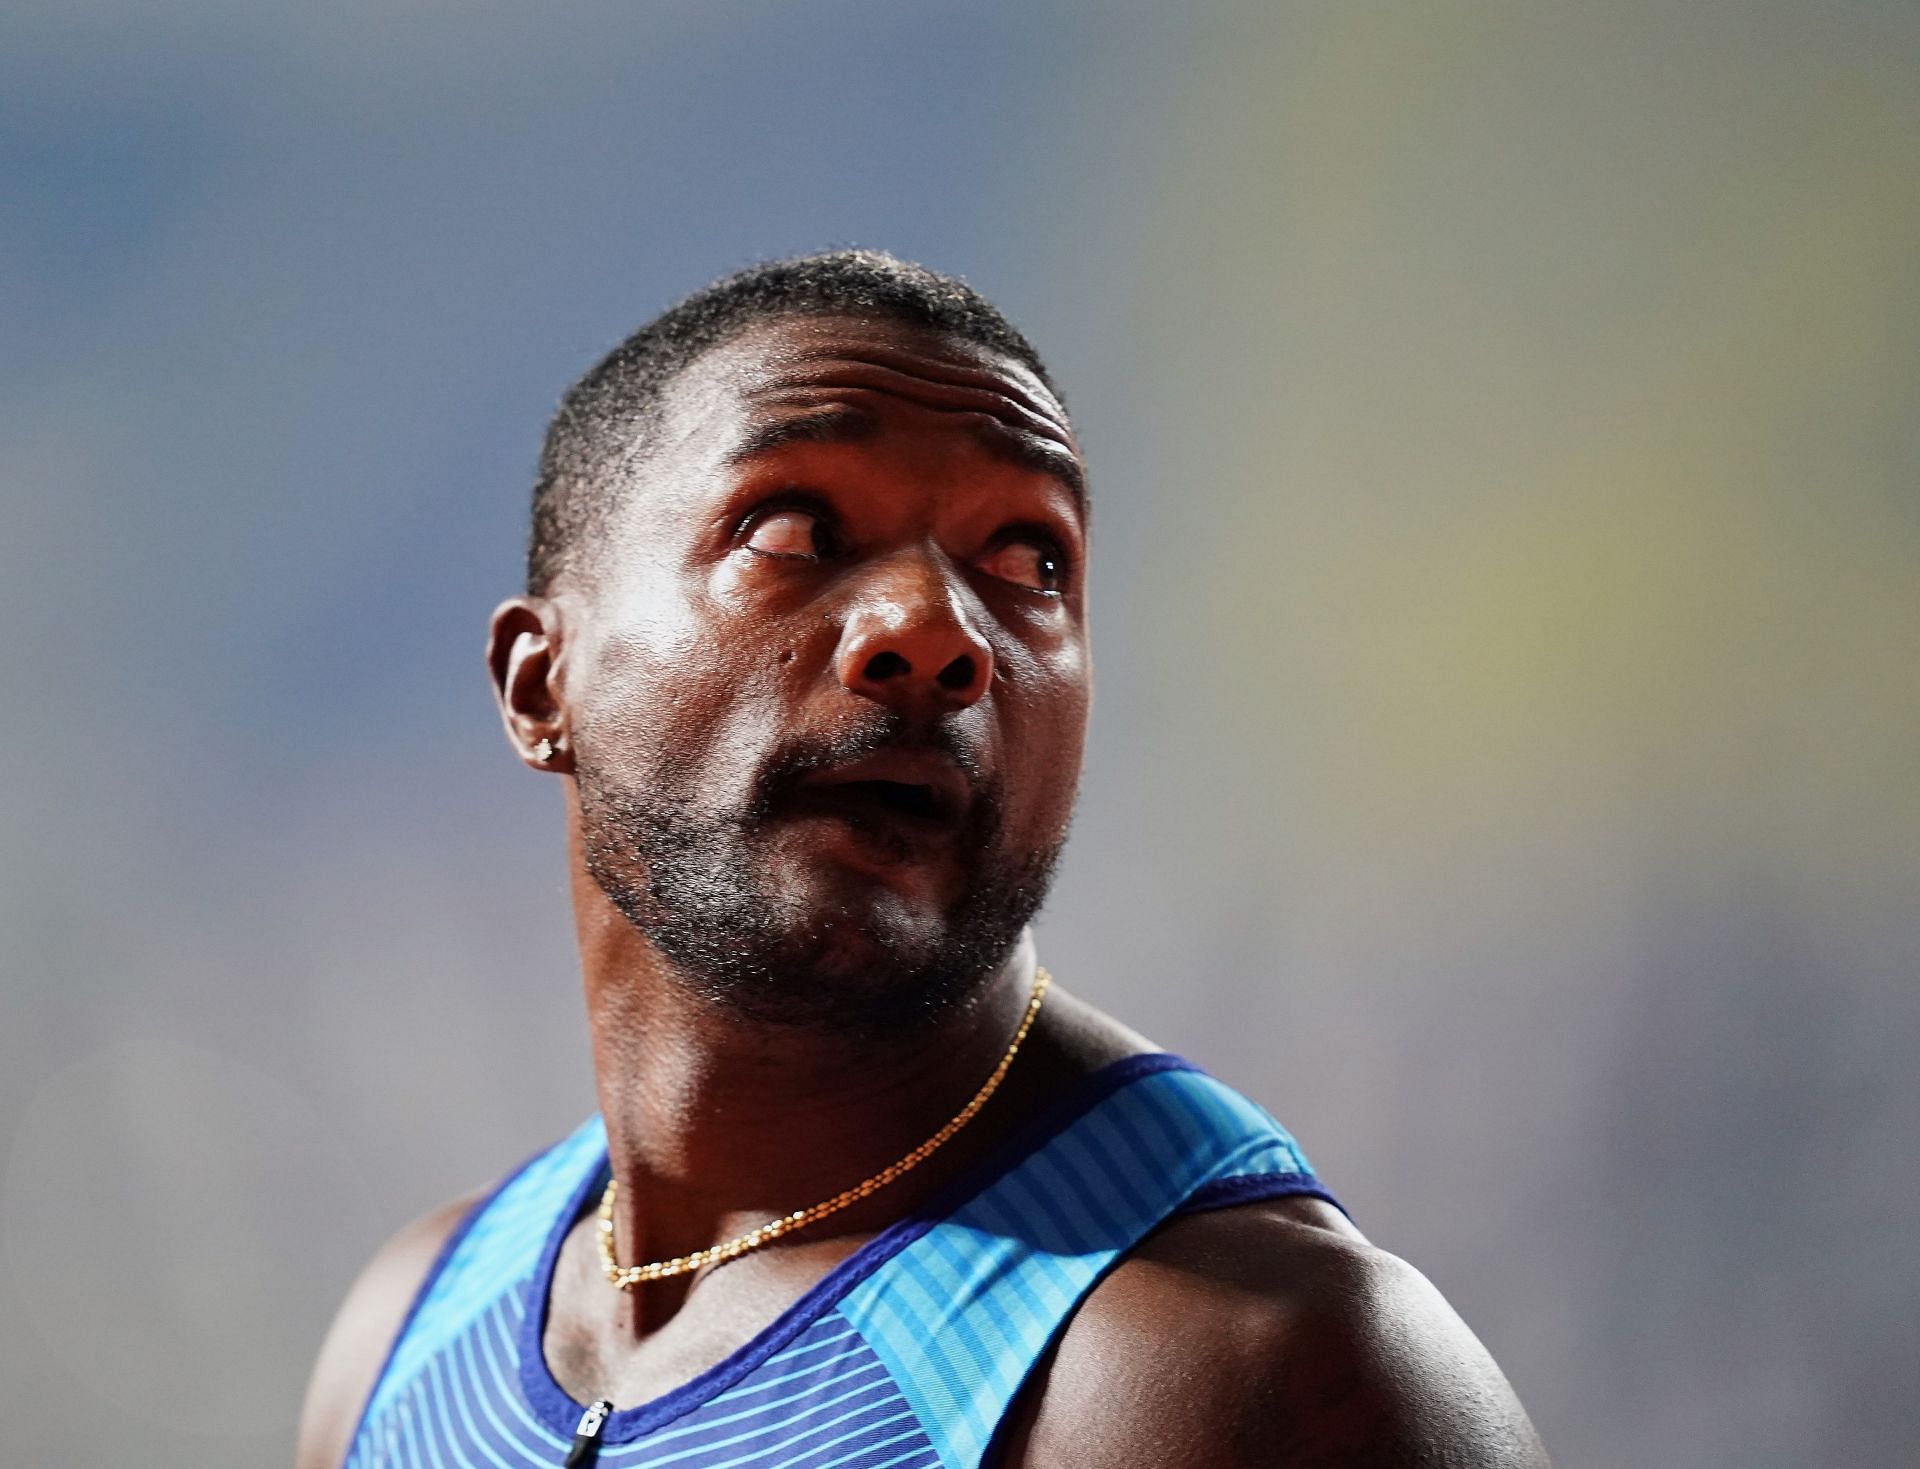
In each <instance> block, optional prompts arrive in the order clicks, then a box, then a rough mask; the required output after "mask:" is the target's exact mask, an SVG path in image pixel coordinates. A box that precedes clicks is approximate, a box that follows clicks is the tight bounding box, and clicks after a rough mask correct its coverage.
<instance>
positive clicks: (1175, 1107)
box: [839, 1053, 1339, 1469]
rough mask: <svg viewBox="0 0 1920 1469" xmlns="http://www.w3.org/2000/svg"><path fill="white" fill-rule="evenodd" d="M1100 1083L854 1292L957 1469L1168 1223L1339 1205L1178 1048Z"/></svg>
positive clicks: (853, 1304)
mask: <svg viewBox="0 0 1920 1469" xmlns="http://www.w3.org/2000/svg"><path fill="white" fill-rule="evenodd" d="M1092 1081H1093V1085H1092V1086H1091V1087H1090V1088H1088V1089H1086V1090H1083V1091H1082V1092H1081V1093H1080V1094H1079V1095H1078V1096H1076V1097H1075V1098H1074V1099H1073V1104H1074V1106H1073V1112H1072V1115H1070V1116H1067V1117H1065V1118H1064V1119H1062V1118H1056V1119H1053V1121H1052V1123H1051V1125H1042V1126H1040V1127H1039V1128H1037V1129H1036V1130H1035V1131H1033V1132H1031V1133H1029V1134H1028V1141H1027V1145H1026V1151H1025V1153H1024V1155H1023V1156H1019V1157H1016V1158H1013V1159H1011V1160H1009V1159H1007V1158H1005V1157H1003V1158H1002V1159H999V1160H996V1162H997V1164H998V1166H999V1167H1000V1168H1002V1169H1004V1171H1002V1172H1000V1173H999V1176H998V1177H997V1178H995V1179H994V1180H993V1181H992V1182H991V1183H989V1184H987V1185H986V1186H985V1187H983V1188H980V1189H978V1191H977V1192H974V1193H973V1194H971V1196H970V1197H967V1198H966V1199H965V1200H964V1201H963V1202H960V1203H959V1204H958V1205H957V1206H956V1207H954V1208H952V1209H951V1211H950V1212H945V1213H944V1214H941V1215H938V1217H935V1218H934V1219H932V1220H931V1221H929V1222H928V1223H927V1224H926V1227H925V1228H924V1229H922V1230H920V1231H919V1232H918V1233H917V1235H915V1236H914V1237H912V1238H911V1239H909V1240H907V1241H906V1242H904V1243H902V1244H900V1245H899V1246H898V1248H897V1249H896V1250H895V1251H894V1252H893V1253H892V1254H891V1256H890V1258H889V1259H888V1260H887V1261H886V1263H885V1264H884V1265H883V1266H881V1267H880V1268H879V1269H877V1270H875V1271H873V1273H872V1274H870V1275H868V1276H867V1277H866V1278H865V1279H864V1280H862V1281H861V1282H860V1283H859V1284H858V1285H856V1286H855V1287H854V1288H853V1289H852V1290H851V1291H849V1292H848V1293H847V1295H846V1297H845V1299H843V1300H842V1302H841V1303H840V1307H839V1309H840V1312H841V1314H842V1315H844V1316H846V1317H847V1318H848V1319H849V1320H851V1321H852V1322H853V1323H854V1325H855V1326H856V1327H858V1329H859V1330H860V1333H861V1335H862V1336H864V1337H865V1338H866V1340H867V1342H868V1343H869V1345H871V1346H872V1347H873V1349H874V1351H875V1352H876V1353H877V1354H878V1355H879V1357H880V1358H881V1360H882V1361H883V1362H884V1363H885V1364H886V1366H887V1368H888V1371H889V1374H890V1375H891V1376H892V1378H893V1379H894V1381H895V1382H897V1383H898V1384H900V1387H901V1390H902V1391H903V1393H904V1394H905V1396H906V1397H907V1399H908V1401H909V1402H910V1403H911V1404H912V1405H913V1407H914V1409H915V1415H916V1417H918V1419H919V1421H920V1423H921V1424H922V1425H923V1426H924V1427H925V1428H926V1430H927V1432H928V1435H929V1436H930V1437H931V1438H932V1440H933V1443H934V1447H935V1449H936V1450H937V1451H938V1452H939V1455H940V1458H941V1460H942V1462H943V1463H944V1464H946V1465H948V1466H952V1469H972V1466H974V1465H977V1464H979V1463H981V1462H982V1460H983V1458H984V1456H985V1455H986V1453H987V1449H988V1446H989V1445H990V1443H991V1442H992V1440H993V1437H994V1434H995V1432H996V1431H997V1429H998V1428H999V1425H1000V1423H1001V1421H1002V1419H1003V1418H1004V1417H1005V1416H1006V1412H1007V1409H1008V1407H1009V1406H1010V1405H1011V1403H1012V1401H1013V1398H1014V1395H1015V1394H1016V1393H1017V1392H1018V1391H1019V1388H1020V1385H1021V1383H1022V1382H1023V1381H1024V1380H1025V1379H1026V1377H1027V1375H1028V1373H1029V1372H1030V1371H1031V1370H1032V1368H1033V1366H1034V1364H1035V1363H1036V1362H1037V1361H1038V1360H1039V1358H1040V1356H1041V1355H1042V1354H1043V1353H1044V1352H1045V1351H1046V1349H1047V1347H1048V1345H1049V1344H1050V1343H1051V1342H1052V1340H1053V1338H1054V1336H1055V1334H1056V1333H1057V1332H1058V1331H1059V1329H1060V1328H1061V1327H1062V1326H1063V1325H1064V1324H1065V1322H1066V1320H1067V1318H1068V1317H1069V1316H1070V1315H1071V1314H1072V1313H1073V1310H1074V1308H1075V1307H1076V1306H1077V1305H1078V1304H1079V1302H1080V1301H1081V1299H1082V1298H1083V1297H1084V1296H1085V1295H1086V1294H1087V1292H1088V1291H1090V1290H1091V1289H1092V1288H1093V1286H1094V1285H1095V1284H1096V1283H1097V1282H1098V1280H1099V1279H1100V1277H1101V1276H1102V1275H1103V1274H1104V1273H1105V1272H1106V1271H1107V1269H1108V1268H1109V1267H1111V1266H1112V1265H1113V1263H1114V1262H1115V1261H1116V1260H1117V1259H1118V1258H1119V1257H1120V1256H1121V1255H1122V1254H1123V1253H1124V1252H1125V1251H1126V1250H1128V1249H1129V1248H1131V1247H1132V1246H1133V1245H1135V1244H1137V1243H1138V1242H1139V1241H1140V1240H1141V1239H1142V1238H1143V1237H1144V1236H1145V1235H1146V1234H1147V1233H1148V1232H1149V1231H1150V1230H1152V1229H1153V1228H1154V1227H1155V1226H1156V1225H1158V1224H1159V1223H1161V1222H1162V1221H1163V1220H1165V1219H1167V1218H1169V1217H1171V1216H1173V1215H1175V1214H1180V1213H1187V1212H1196V1211H1199V1210H1204V1209H1209V1208H1219V1207H1223V1206H1226V1205H1230V1204H1236V1203H1245V1202H1251V1201H1253V1200H1255V1199H1261V1198H1277V1197H1285V1196H1302V1195H1304V1196H1307V1197H1312V1198H1319V1199H1324V1200H1326V1201H1327V1202H1329V1203H1332V1204H1334V1206H1335V1207H1336V1208H1337V1207H1339V1205H1338V1201H1337V1200H1335V1199H1334V1198H1333V1196H1332V1195H1331V1194H1330V1193H1328V1192H1327V1190H1326V1189H1325V1187H1324V1186H1323V1185H1322V1184H1321V1183H1320V1181H1319V1179H1318V1178H1316V1177H1315V1175H1314V1173H1313V1170H1312V1169H1311V1167H1309V1165H1308V1163H1307V1160H1306V1158H1305V1156H1304V1155H1303V1154H1302V1153H1301V1151H1300V1148H1299V1146H1298V1145H1297V1144H1296V1143H1295V1142H1294V1140H1293V1138H1292V1137H1291V1136H1290V1135H1289V1134H1288V1133H1287V1131H1286V1129H1285V1128H1283V1127H1281V1126H1280V1124H1279V1123H1278V1122H1276V1121H1275V1120H1274V1119H1273V1118H1272V1117H1270V1116H1269V1115H1268V1114H1267V1113H1266V1112H1265V1111H1264V1110H1262V1109H1261V1108H1260V1107H1259V1106H1258V1105H1257V1104H1255V1103H1254V1102H1252V1101H1250V1100H1248V1099H1247V1098H1246V1097H1244V1096H1242V1095H1241V1094H1240V1093H1238V1092H1236V1091H1234V1090H1233V1089H1232V1088H1231V1087H1228V1086H1227V1085H1225V1084H1224V1083H1222V1082H1220V1081H1217V1080H1215V1079H1214V1078H1213V1077H1211V1076H1208V1075H1206V1074H1205V1073H1204V1072H1202V1071H1199V1070H1197V1069H1196V1068H1194V1067H1193V1066H1192V1065H1191V1064H1190V1063H1188V1062H1185V1061H1183V1060H1181V1059H1180V1058H1179V1057H1177V1056H1172V1055H1167V1054H1164V1053H1157V1054H1153V1055H1143V1056H1135V1057H1131V1058H1129V1059H1128V1060H1126V1061H1122V1062H1119V1063H1117V1064H1116V1065H1114V1066H1111V1067H1108V1068H1107V1069H1106V1070H1105V1071H1102V1072H1100V1073H1098V1074H1097V1075H1096V1076H1095V1077H1094V1078H1093V1079H1092ZM929 1212H930V1213H933V1212H935V1211H929Z"/></svg>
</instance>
